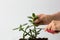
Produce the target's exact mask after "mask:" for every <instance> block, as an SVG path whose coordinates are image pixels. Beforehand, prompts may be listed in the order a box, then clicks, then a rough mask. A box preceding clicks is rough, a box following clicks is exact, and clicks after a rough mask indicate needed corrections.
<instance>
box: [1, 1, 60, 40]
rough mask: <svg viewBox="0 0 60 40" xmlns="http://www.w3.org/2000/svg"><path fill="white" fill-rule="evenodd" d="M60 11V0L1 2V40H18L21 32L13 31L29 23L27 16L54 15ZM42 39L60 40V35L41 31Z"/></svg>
mask: <svg viewBox="0 0 60 40" xmlns="http://www.w3.org/2000/svg"><path fill="white" fill-rule="evenodd" d="M57 11H60V0H0V40H18V39H19V37H20V36H21V33H20V32H19V31H13V30H12V29H13V28H16V27H18V26H19V24H21V23H25V22H26V21H27V18H26V16H28V15H31V13H32V12H35V13H36V14H39V13H45V14H53V13H55V12H57ZM40 36H41V37H48V38H49V40H60V34H55V35H52V34H50V33H47V32H44V31H41V34H40Z"/></svg>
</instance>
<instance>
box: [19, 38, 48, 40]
mask: <svg viewBox="0 0 60 40" xmlns="http://www.w3.org/2000/svg"><path fill="white" fill-rule="evenodd" d="M19 40H48V38H36V39H32V38H29V39H19Z"/></svg>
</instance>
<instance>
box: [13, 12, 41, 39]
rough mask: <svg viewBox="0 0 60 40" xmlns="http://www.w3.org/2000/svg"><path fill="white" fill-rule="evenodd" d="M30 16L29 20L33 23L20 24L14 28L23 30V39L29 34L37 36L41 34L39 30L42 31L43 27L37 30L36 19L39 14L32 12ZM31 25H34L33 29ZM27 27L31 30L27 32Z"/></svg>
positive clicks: (31, 36)
mask: <svg viewBox="0 0 60 40" xmlns="http://www.w3.org/2000/svg"><path fill="white" fill-rule="evenodd" d="M28 18H29V22H30V23H31V24H32V25H28V23H25V24H23V25H20V26H19V27H18V28H15V29H13V30H17V29H18V30H19V31H23V39H25V37H26V36H27V35H28V36H30V37H29V38H36V37H37V35H38V34H40V33H39V32H40V31H41V29H39V30H38V31H37V28H36V24H34V21H35V20H36V19H37V18H38V16H36V15H35V13H32V16H28ZM24 27H26V28H24ZM30 27H33V29H29V28H30ZM27 29H28V30H29V32H27Z"/></svg>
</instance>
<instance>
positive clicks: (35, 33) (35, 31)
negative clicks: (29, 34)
mask: <svg viewBox="0 0 60 40" xmlns="http://www.w3.org/2000/svg"><path fill="white" fill-rule="evenodd" d="M34 30H35V38H36V36H37V34H36V26H34Z"/></svg>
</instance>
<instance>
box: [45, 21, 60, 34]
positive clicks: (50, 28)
mask: <svg viewBox="0 0 60 40" xmlns="http://www.w3.org/2000/svg"><path fill="white" fill-rule="evenodd" d="M56 25H57V24H56V22H55V21H54V20H53V21H52V22H51V23H50V24H49V25H48V26H47V27H46V28H45V31H47V32H49V33H52V34H55V33H59V32H58V31H57V29H56V28H57V26H56Z"/></svg>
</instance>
